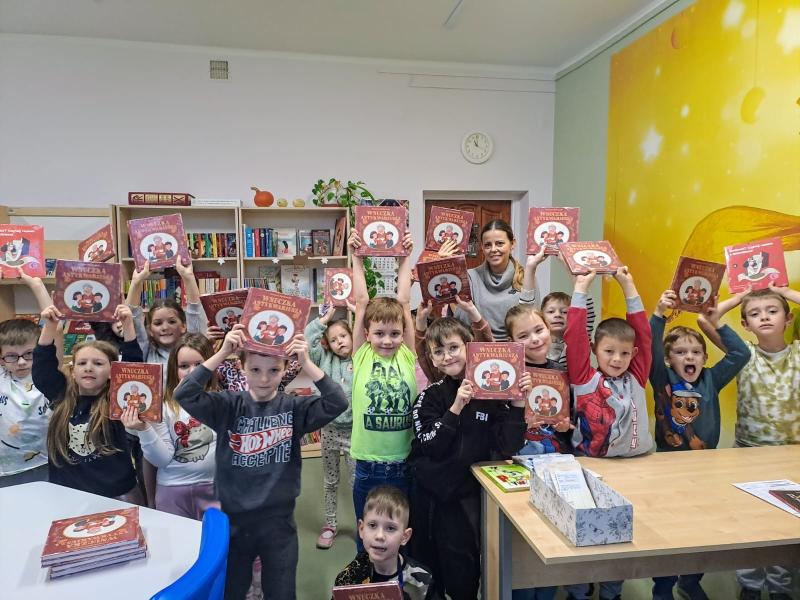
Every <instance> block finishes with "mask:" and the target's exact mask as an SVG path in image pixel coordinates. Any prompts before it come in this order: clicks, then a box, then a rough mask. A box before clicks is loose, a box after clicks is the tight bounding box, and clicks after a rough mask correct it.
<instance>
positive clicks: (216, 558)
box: [150, 508, 230, 600]
mask: <svg viewBox="0 0 800 600" xmlns="http://www.w3.org/2000/svg"><path fill="white" fill-rule="evenodd" d="M229 540H230V534H229V525H228V516H227V515H226V514H225V513H223V512H222V511H220V510H218V509H216V508H209V509H207V510H206V512H205V514H204V515H203V533H202V538H201V540H200V554H199V556H198V557H197V560H196V561H195V563H194V564H193V565H192V566H191V567H190V568H189V570H188V571H186V573H184V574H183V575H182V576H181V577H180V578H179V579H178V580H177V581H175V582H174V583H172V584H170V585H169V586H167V587H165V588H164V589H163V590H161V591H160V592H156V594H155V595H153V597H152V598H151V599H150V600H222V599H223V596H224V595H225V571H226V569H227V566H228V542H229Z"/></svg>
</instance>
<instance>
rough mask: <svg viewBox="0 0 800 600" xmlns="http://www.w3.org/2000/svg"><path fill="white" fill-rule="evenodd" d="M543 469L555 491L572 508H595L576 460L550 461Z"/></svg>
mask: <svg viewBox="0 0 800 600" xmlns="http://www.w3.org/2000/svg"><path fill="white" fill-rule="evenodd" d="M545 469H546V471H547V474H548V475H549V478H550V481H552V486H553V488H554V489H555V491H556V492H557V493H558V495H559V496H561V497H562V498H564V500H566V501H567V502H569V503H570V504H571V505H572V506H573V507H574V508H597V505H596V504H595V501H594V497H593V496H592V492H591V491H590V490H589V486H588V485H587V483H586V477H585V476H584V475H583V469H582V468H581V465H580V463H579V462H578V461H573V462H569V461H558V462H551V463H550V464H548V465H547V466H546V467H545Z"/></svg>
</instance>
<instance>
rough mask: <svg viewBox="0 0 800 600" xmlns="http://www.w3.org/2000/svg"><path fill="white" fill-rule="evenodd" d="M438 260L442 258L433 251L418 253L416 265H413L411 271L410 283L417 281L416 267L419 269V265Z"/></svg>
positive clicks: (417, 272)
mask: <svg viewBox="0 0 800 600" xmlns="http://www.w3.org/2000/svg"><path fill="white" fill-rule="evenodd" d="M440 258H442V257H441V256H439V253H438V252H435V251H433V250H423V251H422V252H420V253H419V258H417V264H416V265H414V268H413V269H411V281H419V270H418V269H417V267H419V263H424V262H430V261H432V260H439V259H440Z"/></svg>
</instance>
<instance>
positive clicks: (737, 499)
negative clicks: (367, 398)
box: [472, 446, 800, 600]
mask: <svg viewBox="0 0 800 600" xmlns="http://www.w3.org/2000/svg"><path fill="white" fill-rule="evenodd" d="M580 462H581V464H583V466H585V467H588V468H590V469H592V470H593V471H596V472H597V473H600V474H601V475H602V476H603V480H604V481H605V482H606V483H607V484H608V485H610V486H611V487H612V488H614V489H615V490H617V491H618V492H619V493H621V494H622V495H623V496H625V497H626V498H627V499H628V500H630V502H631V503H632V504H633V541H632V542H628V543H624V544H609V545H604V546H588V547H583V548H578V547H576V546H573V545H572V544H571V543H570V542H569V541H568V540H567V539H566V538H565V537H564V536H563V535H562V534H561V533H560V532H559V531H558V530H557V529H556V528H555V527H554V526H552V525H551V524H550V522H549V521H547V519H546V518H545V517H543V516H542V515H541V514H540V513H539V512H538V511H537V510H536V509H535V508H533V506H532V505H531V504H529V497H530V495H529V492H527V491H526V492H512V493H506V492H503V491H502V490H501V489H500V488H499V487H497V486H496V485H495V484H494V483H492V481H491V480H490V479H488V478H487V477H486V476H485V475H483V473H482V472H481V471H480V469H479V467H478V466H473V467H472V471H473V474H474V476H475V477H476V478H477V479H478V481H479V482H480V484H481V486H482V488H483V524H482V525H483V577H482V586H483V594H482V598H484V599H487V600H497V599H502V600H510V598H511V590H512V588H513V589H520V588H528V587H535V586H546V585H564V584H569V583H585V582H590V581H613V580H620V579H638V578H642V577H652V576H659V575H675V574H679V573H700V572H710V571H723V570H733V569H737V568H744V567H758V566H767V565H778V564H779V565H785V566H790V567H797V566H800V519H798V518H797V517H794V516H792V515H791V514H789V513H787V512H785V511H782V510H780V509H778V508H775V507H774V506H771V505H770V504H769V503H767V502H765V501H764V500H761V499H759V498H756V497H755V496H752V495H751V494H748V493H746V492H743V491H742V490H739V489H737V488H735V487H734V486H733V485H731V484H733V483H741V482H745V481H762V480H770V479H791V480H794V481H800V446H779V447H763V448H728V449H724V450H704V451H694V452H663V453H657V454H650V455H647V456H640V457H636V458H609V459H598V458H581V459H580Z"/></svg>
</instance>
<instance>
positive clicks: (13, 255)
mask: <svg viewBox="0 0 800 600" xmlns="http://www.w3.org/2000/svg"><path fill="white" fill-rule="evenodd" d="M29 247H30V241H29V240H27V239H26V238H20V239H18V240H11V241H10V242H7V243H5V244H3V245H2V246H0V253H2V260H3V262H4V263H5V264H6V265H7V266H9V267H18V266H20V265H24V264H25V263H26V262H27V261H26V260H25V259H26V258H28V248H29Z"/></svg>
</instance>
